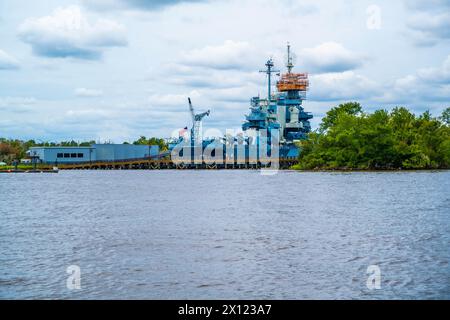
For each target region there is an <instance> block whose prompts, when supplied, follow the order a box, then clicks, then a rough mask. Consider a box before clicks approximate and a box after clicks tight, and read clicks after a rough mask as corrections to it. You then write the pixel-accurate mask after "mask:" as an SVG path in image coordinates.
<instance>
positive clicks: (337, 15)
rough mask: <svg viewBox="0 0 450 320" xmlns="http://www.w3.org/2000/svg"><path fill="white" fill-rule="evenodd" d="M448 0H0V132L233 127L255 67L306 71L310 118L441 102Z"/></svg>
mask: <svg viewBox="0 0 450 320" xmlns="http://www.w3.org/2000/svg"><path fill="white" fill-rule="evenodd" d="M449 40H450V0H427V1H426V0H395V1H392V0H390V1H387V0H386V1H381V0H380V1H377V0H372V1H365V0H363V1H361V0H359V1H356V0H355V1H351V0H340V1H339V0H338V1H324V0H311V1H310V0H203V1H202V0H196V1H187V0H186V1H181V0H165V1H160V0H39V1H28V0H0V136H2V137H9V138H22V139H28V138H35V139H41V140H66V139H75V140H84V139H96V140H99V141H105V140H111V141H114V142H122V141H129V140H133V139H135V138H136V137H138V136H139V135H147V136H160V137H169V136H170V135H171V134H172V132H173V131H174V130H178V129H179V128H183V127H184V126H186V125H190V124H189V122H190V116H189V113H188V106H187V101H186V100H187V97H188V96H190V97H191V98H192V99H193V101H194V104H195V105H196V107H197V109H198V111H203V110H205V109H211V110H212V113H211V117H210V118H208V119H207V120H206V121H205V123H204V128H205V129H207V128H216V129H219V130H225V129H227V128H229V129H234V128H239V127H240V125H241V124H242V121H243V119H244V114H245V113H247V111H248V106H249V99H250V98H251V97H252V96H257V95H258V94H261V95H262V96H264V95H265V94H266V89H265V84H266V81H267V80H266V79H265V76H264V75H263V74H260V73H258V70H260V69H262V68H264V63H265V61H266V60H267V58H269V57H273V58H274V61H275V64H276V66H277V67H278V68H280V69H284V57H285V46H286V43H287V41H289V42H290V43H291V44H292V47H293V50H294V52H295V54H296V68H295V70H297V71H307V72H309V73H310V78H311V90H310V92H309V93H308V100H307V101H305V103H304V106H305V109H306V110H307V111H310V112H312V113H313V114H314V116H315V118H314V121H313V126H315V127H317V125H318V123H319V122H320V118H321V117H322V116H323V115H324V113H325V112H326V111H327V110H328V109H329V108H330V107H332V106H335V105H337V104H339V103H341V102H344V101H353V100H356V101H360V102H361V103H362V104H363V105H364V106H365V107H366V108H367V109H368V110H374V109H376V108H386V109H391V108H392V107H393V106H396V105H406V106H408V107H409V108H411V109H412V110H414V111H415V112H417V113H420V112H423V111H425V110H428V109H429V110H430V111H431V112H432V113H433V114H435V115H438V114H440V113H441V111H442V110H443V109H444V108H445V107H448V106H449V105H450V41H449Z"/></svg>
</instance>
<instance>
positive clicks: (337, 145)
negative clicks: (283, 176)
mask: <svg viewBox="0 0 450 320" xmlns="http://www.w3.org/2000/svg"><path fill="white" fill-rule="evenodd" d="M300 147H301V149H302V151H301V153H300V158H299V164H298V165H296V166H295V168H296V169H308V170H310V169H325V170H330V169H331V170H332V169H341V170H348V169H362V170H371V169H388V170H389V169H448V168H450V108H447V109H446V110H444V112H443V113H442V115H441V116H439V117H433V116H432V115H431V114H430V112H429V111H426V112H424V113H423V114H421V115H419V116H416V115H415V114H414V113H412V112H410V111H409V110H408V109H407V108H405V107H396V108H394V109H393V110H392V111H390V112H388V111H387V110H383V109H380V110H376V111H375V112H373V113H368V112H364V111H363V109H362V107H361V105H360V104H359V103H357V102H349V103H344V104H340V105H339V106H337V107H334V108H332V109H331V110H330V111H328V112H327V114H326V116H325V117H324V118H323V119H322V123H321V124H320V127H319V129H318V130H316V131H315V132H312V133H310V134H309V139H308V140H305V141H302V142H301V143H300Z"/></svg>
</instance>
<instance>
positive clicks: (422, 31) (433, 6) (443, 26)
mask: <svg viewBox="0 0 450 320" xmlns="http://www.w3.org/2000/svg"><path fill="white" fill-rule="evenodd" d="M406 7H407V8H408V9H409V11H410V12H411V15H410V16H409V18H408V19H407V23H406V26H407V28H408V29H409V36H410V37H411V38H412V39H413V41H414V43H415V44H416V45H418V46H434V45H436V44H438V43H439V41H443V40H449V39H450V13H449V10H450V1H448V0H431V1H424V0H412V1H411V0H410V1H407V2H406Z"/></svg>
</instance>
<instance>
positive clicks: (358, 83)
mask: <svg viewBox="0 0 450 320" xmlns="http://www.w3.org/2000/svg"><path fill="white" fill-rule="evenodd" d="M379 92H380V91H379V86H378V85H377V84H376V82H374V81H372V80H370V79H368V78H367V77H364V76H362V75H358V74H356V73H355V72H353V71H346V72H342V73H326V74H319V75H313V76H311V91H310V93H309V95H308V97H309V99H310V100H313V101H336V100H358V99H364V100H366V99H370V98H371V97H374V96H376V95H377V94H378V93H379Z"/></svg>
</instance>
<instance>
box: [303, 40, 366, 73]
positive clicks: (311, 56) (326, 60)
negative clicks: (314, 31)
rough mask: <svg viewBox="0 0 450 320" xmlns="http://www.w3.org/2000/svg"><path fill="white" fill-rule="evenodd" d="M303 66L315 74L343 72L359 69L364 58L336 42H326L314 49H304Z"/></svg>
mask: <svg viewBox="0 0 450 320" xmlns="http://www.w3.org/2000/svg"><path fill="white" fill-rule="evenodd" d="M299 56H300V59H301V61H302V65H304V66H305V67H306V68H307V69H308V70H309V71H311V72H315V73H327V72H343V71H348V70H353V69H356V68H359V67H360V66H362V64H363V58H362V57H361V56H360V55H358V54H356V53H353V52H351V51H350V50H348V49H346V48H345V47H344V46H343V45H342V44H340V43H336V42H325V43H322V44H320V45H318V46H317V47H314V48H307V49H303V50H302V51H301V52H300V54H299Z"/></svg>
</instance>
